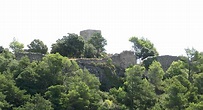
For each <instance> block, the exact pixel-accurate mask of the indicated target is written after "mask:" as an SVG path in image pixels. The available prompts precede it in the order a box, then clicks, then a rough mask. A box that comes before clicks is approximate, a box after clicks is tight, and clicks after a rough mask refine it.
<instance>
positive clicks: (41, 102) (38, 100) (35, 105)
mask: <svg viewBox="0 0 203 110" xmlns="http://www.w3.org/2000/svg"><path fill="white" fill-rule="evenodd" d="M14 110H53V108H52V107H51V102H50V101H48V100H46V99H44V98H43V97H42V96H41V95H39V94H35V95H34V96H33V97H32V98H31V100H30V101H29V102H26V103H25V105H23V106H21V107H18V108H14Z"/></svg>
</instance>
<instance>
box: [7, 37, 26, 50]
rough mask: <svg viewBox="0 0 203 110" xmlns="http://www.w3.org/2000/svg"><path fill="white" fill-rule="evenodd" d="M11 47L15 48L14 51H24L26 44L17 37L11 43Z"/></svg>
mask: <svg viewBox="0 0 203 110" xmlns="http://www.w3.org/2000/svg"><path fill="white" fill-rule="evenodd" d="M9 47H10V48H11V49H12V50H13V52H14V53H16V52H22V51H23V48H24V44H22V43H20V42H18V41H17V40H16V39H15V38H14V39H13V41H12V42H11V43H10V45H9Z"/></svg>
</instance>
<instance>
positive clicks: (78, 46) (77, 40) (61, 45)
mask: <svg viewBox="0 0 203 110" xmlns="http://www.w3.org/2000/svg"><path fill="white" fill-rule="evenodd" d="M83 51H84V39H83V38H82V37H81V36H78V35H77V34H70V33H69V34H68V36H63V38H62V39H59V40H57V41H56V43H55V44H52V50H51V53H57V52H58V53H60V54H61V55H62V56H67V57H74V58H79V57H81V56H82V54H83Z"/></svg>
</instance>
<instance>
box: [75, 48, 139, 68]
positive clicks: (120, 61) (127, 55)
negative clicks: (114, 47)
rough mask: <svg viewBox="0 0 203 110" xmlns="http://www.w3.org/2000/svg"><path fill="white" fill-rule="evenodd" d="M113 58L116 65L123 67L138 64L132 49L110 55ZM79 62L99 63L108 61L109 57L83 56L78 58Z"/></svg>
mask: <svg viewBox="0 0 203 110" xmlns="http://www.w3.org/2000/svg"><path fill="white" fill-rule="evenodd" d="M110 58H111V59H112V63H113V64H114V65H115V66H118V67H121V68H123V69H125V68H127V67H129V66H131V65H135V64H136V57H135V55H134V52H132V51H123V52H122V53H120V54H115V55H112V56H111V57H110ZM76 61H77V62H78V63H79V64H92V63H94V64H98V63H107V61H108V58H102V59H98V58H81V59H76Z"/></svg>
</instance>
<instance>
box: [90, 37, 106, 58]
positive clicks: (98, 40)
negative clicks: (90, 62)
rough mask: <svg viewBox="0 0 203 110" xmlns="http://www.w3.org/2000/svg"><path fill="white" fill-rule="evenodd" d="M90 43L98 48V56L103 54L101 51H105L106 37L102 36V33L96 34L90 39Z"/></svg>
mask: <svg viewBox="0 0 203 110" xmlns="http://www.w3.org/2000/svg"><path fill="white" fill-rule="evenodd" d="M89 43H91V44H92V45H93V46H94V47H95V48H96V50H97V53H96V56H97V58H98V57H99V56H101V53H102V52H104V51H105V48H104V46H105V45H107V41H106V39H104V37H102V35H101V33H96V34H94V35H93V36H92V37H91V38H90V40H89Z"/></svg>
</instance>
